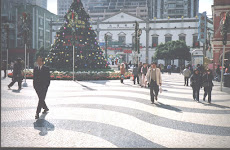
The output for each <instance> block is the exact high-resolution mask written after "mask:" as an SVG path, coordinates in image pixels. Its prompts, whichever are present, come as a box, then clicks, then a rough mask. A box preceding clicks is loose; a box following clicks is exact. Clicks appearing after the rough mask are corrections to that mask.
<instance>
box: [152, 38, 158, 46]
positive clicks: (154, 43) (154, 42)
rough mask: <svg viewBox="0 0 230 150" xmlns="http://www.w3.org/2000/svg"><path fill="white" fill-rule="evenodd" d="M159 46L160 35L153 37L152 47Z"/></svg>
mask: <svg viewBox="0 0 230 150" xmlns="http://www.w3.org/2000/svg"><path fill="white" fill-rule="evenodd" d="M157 46H158V37H152V47H157Z"/></svg>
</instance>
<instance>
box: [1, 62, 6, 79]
mask: <svg viewBox="0 0 230 150" xmlns="http://www.w3.org/2000/svg"><path fill="white" fill-rule="evenodd" d="M6 69H7V62H6V60H3V62H2V70H3V71H4V78H6Z"/></svg>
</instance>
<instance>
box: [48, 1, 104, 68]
mask: <svg viewBox="0 0 230 150" xmlns="http://www.w3.org/2000/svg"><path fill="white" fill-rule="evenodd" d="M64 18H65V22H64V24H63V25H62V27H61V28H60V29H59V31H58V32H57V33H56V39H55V42H54V44H53V45H52V47H51V50H50V52H49V55H48V57H47V58H46V64H47V65H48V66H50V67H51V68H55V69H57V70H62V69H64V70H66V69H68V70H70V69H71V68H72V67H73V44H74V46H75V60H74V61H75V68H76V69H105V68H108V64H107V61H106V60H105V58H104V56H103V52H102V50H101V48H100V46H99V45H98V42H97V38H96V37H97V36H96V34H95V32H94V30H92V26H91V25H90V23H89V19H90V17H89V15H88V14H87V13H86V11H85V10H84V7H83V4H82V2H81V0H74V2H73V3H72V5H71V6H70V8H69V10H68V12H67V14H66V15H65V17H64Z"/></svg>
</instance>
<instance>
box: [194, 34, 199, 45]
mask: <svg viewBox="0 0 230 150" xmlns="http://www.w3.org/2000/svg"><path fill="white" fill-rule="evenodd" d="M197 39H198V36H197V35H194V36H193V47H200V42H199V41H197Z"/></svg>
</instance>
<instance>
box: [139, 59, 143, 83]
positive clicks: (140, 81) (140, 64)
mask: <svg viewBox="0 0 230 150" xmlns="http://www.w3.org/2000/svg"><path fill="white" fill-rule="evenodd" d="M142 67H143V66H142V62H140V63H139V65H138V77H139V85H140V86H142V74H141V68H142Z"/></svg>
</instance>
